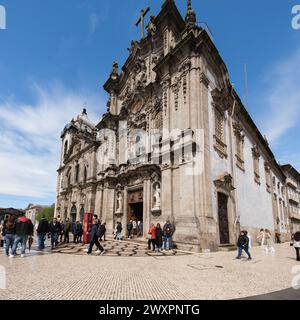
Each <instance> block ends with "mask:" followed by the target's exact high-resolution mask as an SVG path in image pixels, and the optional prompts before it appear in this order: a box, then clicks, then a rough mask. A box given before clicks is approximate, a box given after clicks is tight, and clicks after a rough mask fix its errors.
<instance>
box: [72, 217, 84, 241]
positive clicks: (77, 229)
mask: <svg viewBox="0 0 300 320" xmlns="http://www.w3.org/2000/svg"><path fill="white" fill-rule="evenodd" d="M72 233H73V237H74V238H73V242H74V243H78V242H80V241H79V239H80V235H82V233H83V229H82V224H81V223H80V221H76V223H74V225H73V230H72Z"/></svg>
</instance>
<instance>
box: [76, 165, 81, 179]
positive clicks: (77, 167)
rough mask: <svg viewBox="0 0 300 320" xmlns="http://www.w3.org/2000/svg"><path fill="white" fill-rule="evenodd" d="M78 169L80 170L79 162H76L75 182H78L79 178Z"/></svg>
mask: <svg viewBox="0 0 300 320" xmlns="http://www.w3.org/2000/svg"><path fill="white" fill-rule="evenodd" d="M79 170H80V167H79V164H77V165H76V167H75V182H78V180H79Z"/></svg>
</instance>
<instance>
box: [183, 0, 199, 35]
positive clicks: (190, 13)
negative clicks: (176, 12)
mask: <svg viewBox="0 0 300 320" xmlns="http://www.w3.org/2000/svg"><path fill="white" fill-rule="evenodd" d="M196 21H197V20H196V13H195V11H194V10H193V8H192V1H191V0H188V7H187V12H186V15H185V22H186V25H187V28H188V29H191V28H194V27H195V26H196Z"/></svg>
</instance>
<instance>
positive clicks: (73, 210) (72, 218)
mask: <svg viewBox="0 0 300 320" xmlns="http://www.w3.org/2000/svg"><path fill="white" fill-rule="evenodd" d="M76 216H77V208H76V206H75V205H73V207H72V208H71V222H72V223H75V222H76Z"/></svg>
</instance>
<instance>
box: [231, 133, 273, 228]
mask: <svg viewBox="0 0 300 320" xmlns="http://www.w3.org/2000/svg"><path fill="white" fill-rule="evenodd" d="M252 148H253V144H252V143H251V141H250V140H249V138H248V137H247V136H245V145H244V160H245V172H243V171H241V170H240V169H239V168H236V188H237V191H236V196H237V207H238V208H237V209H238V214H239V215H240V224H241V226H246V227H251V228H267V229H270V230H274V218H273V207H272V195H271V193H269V192H268V191H267V189H266V176H265V167H264V163H265V159H264V157H263V156H261V157H260V161H259V171H260V182H261V184H260V185H259V184H257V183H256V182H255V180H254V168H253V156H252Z"/></svg>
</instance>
